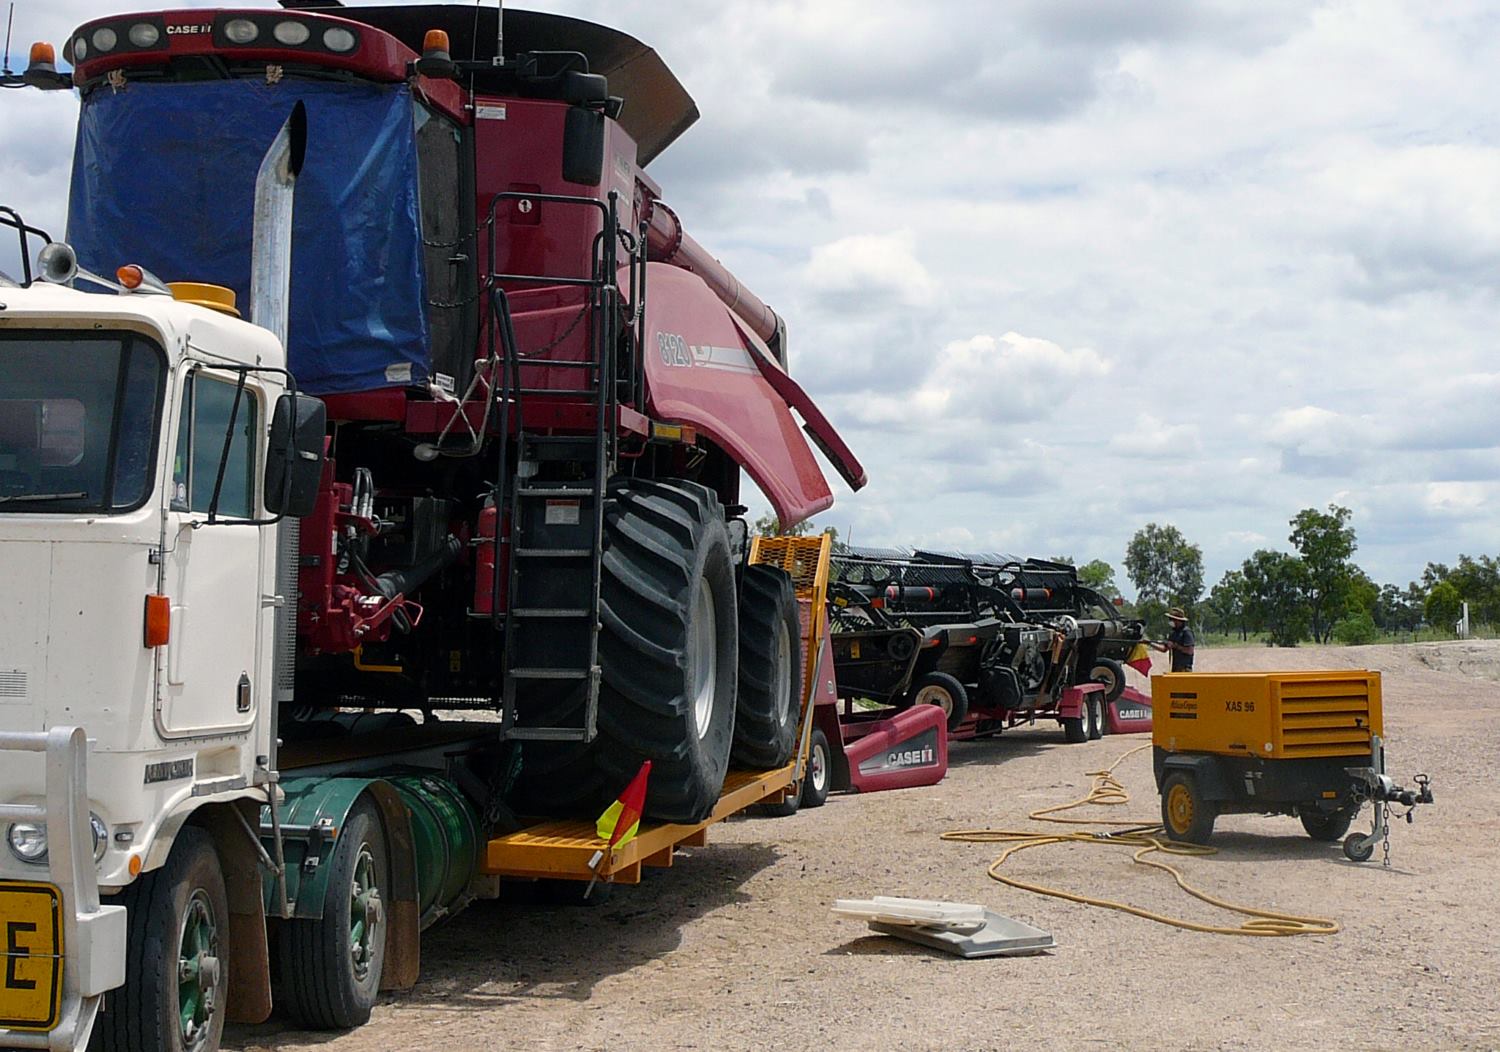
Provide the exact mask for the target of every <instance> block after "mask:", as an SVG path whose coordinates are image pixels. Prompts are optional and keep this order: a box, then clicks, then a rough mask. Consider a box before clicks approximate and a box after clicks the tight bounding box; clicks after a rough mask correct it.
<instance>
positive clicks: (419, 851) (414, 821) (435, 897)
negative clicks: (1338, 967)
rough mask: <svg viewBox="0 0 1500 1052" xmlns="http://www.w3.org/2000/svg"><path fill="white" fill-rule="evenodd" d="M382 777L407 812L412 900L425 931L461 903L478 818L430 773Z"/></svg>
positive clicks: (472, 867)
mask: <svg viewBox="0 0 1500 1052" xmlns="http://www.w3.org/2000/svg"><path fill="white" fill-rule="evenodd" d="M383 777H384V778H385V780H386V781H388V782H390V783H391V785H393V786H395V787H396V791H397V792H398V793H400V794H401V799H402V801H403V802H404V803H405V804H406V806H407V808H408V809H409V810H410V811H411V831H412V841H413V850H414V854H415V855H416V863H417V893H418V894H417V901H418V906H419V908H420V911H421V926H422V927H423V928H426V927H428V926H429V925H431V924H433V923H435V922H436V921H438V920H441V919H442V918H443V917H445V916H447V914H448V913H450V912H452V911H453V910H454V909H457V908H461V907H462V906H463V905H464V902H465V901H466V896H467V893H468V890H469V885H470V883H471V882H472V881H473V879H474V875H475V874H476V873H477V872H478V871H479V860H480V857H481V855H482V853H483V851H484V834H483V830H482V827H481V825H480V821H479V813H478V811H477V810H476V809H475V807H474V805H473V804H472V803H471V802H470V801H469V799H468V797H466V796H464V795H463V793H462V792H460V791H459V789H458V787H457V786H455V785H453V784H452V783H451V782H449V781H447V780H446V779H444V778H441V777H439V776H437V775H435V774H432V773H430V772H422V771H401V772H392V773H389V774H385V775H383Z"/></svg>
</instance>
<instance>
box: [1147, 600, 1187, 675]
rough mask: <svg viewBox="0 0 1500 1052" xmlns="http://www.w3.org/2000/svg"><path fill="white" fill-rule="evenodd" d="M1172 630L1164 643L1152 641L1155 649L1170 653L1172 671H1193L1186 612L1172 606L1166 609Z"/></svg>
mask: <svg viewBox="0 0 1500 1052" xmlns="http://www.w3.org/2000/svg"><path fill="white" fill-rule="evenodd" d="M1167 621H1168V622H1170V623H1171V626H1172V630H1171V631H1170V632H1168V633H1167V639H1166V642H1164V643H1152V644H1151V645H1152V646H1154V647H1155V648H1156V649H1157V650H1160V651H1162V652H1163V653H1166V654H1171V655H1172V671H1173V672H1191V671H1193V630H1192V629H1191V628H1189V627H1188V626H1187V613H1186V612H1184V611H1183V609H1182V607H1180V606H1174V607H1172V609H1170V610H1168V611H1167Z"/></svg>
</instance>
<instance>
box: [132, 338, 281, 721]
mask: <svg viewBox="0 0 1500 1052" xmlns="http://www.w3.org/2000/svg"><path fill="white" fill-rule="evenodd" d="M239 382H240V381H239V376H238V374H237V373H232V372H221V371H218V370H215V369H213V368H210V367H199V368H196V369H194V370H193V371H192V372H190V373H189V374H188V375H187V377H186V379H185V380H184V382H183V386H182V388H181V389H180V390H179V391H178V402H177V413H176V424H175V426H176V438H175V446H174V450H175V452H174V455H173V463H172V479H171V485H170V487H169V492H168V493H167V510H166V518H167V544H166V552H165V554H164V556H163V559H164V563H165V565H164V568H163V569H164V584H165V591H166V593H167V595H168V596H170V597H171V603H172V627H171V639H170V642H169V643H168V644H167V648H166V649H167V655H166V663H165V668H164V669H163V670H162V671H161V672H160V673H159V680H158V691H157V707H158V720H159V723H160V729H161V731H162V733H163V734H164V735H166V736H168V737H187V736H196V735H207V734H215V733H222V732H224V731H234V730H240V729H244V728H247V727H249V726H250V725H251V724H252V723H253V721H254V718H255V705H256V699H257V697H258V696H259V695H260V694H261V692H262V690H263V689H264V687H265V686H266V685H263V684H260V683H257V682H255V680H256V672H257V666H256V655H257V653H258V652H259V634H260V629H261V625H262V622H263V620H264V619H263V618H262V616H261V581H262V574H263V570H264V567H263V566H262V560H263V558H264V555H263V552H262V545H261V527H259V526H251V525H236V524H234V523H233V520H236V519H253V518H255V517H256V511H257V503H256V480H257V479H258V477H259V467H260V465H259V463H258V461H259V459H260V454H261V445H262V441H261V433H262V430H263V423H264V421H265V408H264V397H263V392H262V391H261V390H260V389H259V388H258V386H257V385H256V383H255V381H254V379H253V376H252V378H251V379H248V380H247V381H246V383H245V385H244V387H243V389H240V388H239V387H238V385H239ZM226 439H227V441H226ZM221 476H222V481H221ZM216 488H217V490H218V494H219V496H218V507H217V516H216V518H217V519H219V520H230V521H229V522H218V521H216V522H215V523H213V524H209V523H208V512H209V508H210V505H211V504H212V502H213V499H214V492H215V489H216Z"/></svg>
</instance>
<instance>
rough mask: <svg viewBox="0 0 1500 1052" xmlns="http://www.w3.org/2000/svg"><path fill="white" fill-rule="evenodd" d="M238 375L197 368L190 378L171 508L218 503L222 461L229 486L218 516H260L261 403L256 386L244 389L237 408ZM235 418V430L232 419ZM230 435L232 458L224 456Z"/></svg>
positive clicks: (205, 508)
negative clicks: (221, 375)
mask: <svg viewBox="0 0 1500 1052" xmlns="http://www.w3.org/2000/svg"><path fill="white" fill-rule="evenodd" d="M235 386H236V382H235V381H234V380H221V379H219V378H218V377H215V376H209V375H207V374H206V373H202V372H198V373H194V374H193V375H192V376H190V377H188V381H187V385H186V386H185V387H184V389H183V393H182V413H181V416H180V417H179V418H178V419H179V423H178V428H177V453H176V455H175V457H174V458H173V466H172V507H173V509H174V510H176V511H201V512H207V511H208V509H209V506H210V505H211V504H212V503H213V497H214V483H215V482H216V481H217V480H218V477H219V464H220V462H221V461H223V462H224V485H223V487H222V488H221V489H220V491H219V512H218V513H219V515H220V516H221V517H223V518H226V519H249V518H254V516H255V447H256V443H255V436H256V435H257V434H258V433H259V432H258V426H259V407H258V406H257V404H256V400H255V393H254V391H253V390H252V389H251V388H249V387H246V388H245V389H244V390H243V391H241V392H240V394H239V411H238V412H237V413H236V412H235V411H234V403H235ZM231 417H233V418H234V431H233V433H232V434H231V432H230V430H229V427H230V418H231ZM226 438H227V439H228V447H229V448H228V453H229V456H228V459H227V460H224V453H225V440H226Z"/></svg>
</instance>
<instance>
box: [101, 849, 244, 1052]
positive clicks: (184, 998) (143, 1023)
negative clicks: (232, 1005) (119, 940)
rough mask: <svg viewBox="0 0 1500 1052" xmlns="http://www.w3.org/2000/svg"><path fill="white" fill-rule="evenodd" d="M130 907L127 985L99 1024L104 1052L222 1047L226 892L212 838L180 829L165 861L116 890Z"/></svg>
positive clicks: (113, 996)
mask: <svg viewBox="0 0 1500 1052" xmlns="http://www.w3.org/2000/svg"><path fill="white" fill-rule="evenodd" d="M119 902H120V904H121V905H123V906H124V907H125V908H126V910H127V914H126V916H127V918H128V920H127V924H128V935H127V937H126V951H125V952H126V961H125V985H124V986H122V987H120V988H119V989H117V990H111V991H110V992H109V994H108V996H106V998H105V1007H106V1009H107V1010H106V1011H102V1012H100V1013H99V1015H98V1018H97V1021H96V1022H95V1024H94V1034H95V1039H96V1041H97V1042H98V1045H97V1046H96V1047H99V1048H103V1049H105V1050H106V1052H147V1050H153V1052H155V1050H160V1052H196V1050H198V1049H215V1048H218V1047H219V1035H220V1034H221V1033H222V1031H223V1029H224V1007H225V1003H226V999H227V997H228V989H227V981H228V968H229V957H230V953H229V900H228V898H227V897H226V895H225V892H224V874H223V871H222V870H221V869H220V866H219V856H218V853H217V852H216V851H215V850H214V844H213V839H212V838H211V837H210V836H209V835H208V833H206V832H205V831H203V830H202V829H199V828H197V827H196V826H186V827H184V828H183V829H182V831H181V832H179V833H178V834H177V840H176V842H175V843H174V844H173V845H172V851H171V854H169V855H168V856H167V863H166V865H164V866H162V867H161V868H160V869H158V870H155V871H153V872H151V873H148V874H146V875H145V876H143V877H141V878H139V879H138V880H136V882H135V883H134V884H131V885H130V886H129V887H127V888H126V889H125V891H124V893H123V894H121V895H120V897H119Z"/></svg>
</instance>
